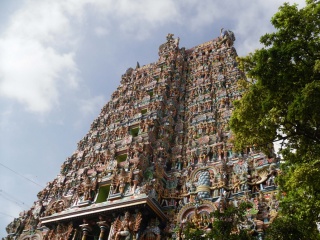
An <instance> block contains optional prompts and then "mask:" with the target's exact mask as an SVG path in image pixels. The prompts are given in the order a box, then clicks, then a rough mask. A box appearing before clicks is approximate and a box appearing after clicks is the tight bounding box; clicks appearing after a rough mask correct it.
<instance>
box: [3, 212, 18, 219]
mask: <svg viewBox="0 0 320 240" xmlns="http://www.w3.org/2000/svg"><path fill="white" fill-rule="evenodd" d="M0 214H2V215H5V216H8V217H13V218H15V217H14V216H11V215H9V214H6V213H3V212H0Z"/></svg>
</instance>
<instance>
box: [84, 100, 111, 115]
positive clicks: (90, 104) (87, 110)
mask: <svg viewBox="0 0 320 240" xmlns="http://www.w3.org/2000/svg"><path fill="white" fill-rule="evenodd" d="M105 102H106V99H105V98H104V96H96V97H92V98H90V99H86V100H81V101H80V102H79V104H80V106H79V109H80V111H81V113H82V114H84V115H92V113H94V112H95V111H96V109H97V106H101V107H102V106H103V104H104V103H105Z"/></svg>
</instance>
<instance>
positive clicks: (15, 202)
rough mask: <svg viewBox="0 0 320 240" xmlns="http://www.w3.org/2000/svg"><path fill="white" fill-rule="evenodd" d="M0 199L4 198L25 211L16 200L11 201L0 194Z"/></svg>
mask: <svg viewBox="0 0 320 240" xmlns="http://www.w3.org/2000/svg"><path fill="white" fill-rule="evenodd" d="M0 197H3V198H4V199H6V200H8V201H9V202H12V203H14V204H16V205H17V206H19V207H20V208H21V209H22V210H23V207H22V206H21V203H19V202H17V201H14V200H12V199H10V198H8V197H6V196H4V195H2V194H0Z"/></svg>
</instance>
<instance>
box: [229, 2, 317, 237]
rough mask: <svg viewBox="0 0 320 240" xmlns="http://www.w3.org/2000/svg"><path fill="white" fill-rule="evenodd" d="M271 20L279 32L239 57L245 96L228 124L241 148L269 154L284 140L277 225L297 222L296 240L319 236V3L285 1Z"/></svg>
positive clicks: (236, 103) (267, 35) (265, 36)
mask: <svg viewBox="0 0 320 240" xmlns="http://www.w3.org/2000/svg"><path fill="white" fill-rule="evenodd" d="M271 23H272V24H273V26H274V27H275V32H274V33H269V34H265V35H264V36H262V37H261V39H260V42H261V43H262V44H263V45H264V47H263V48H262V49H259V50H256V51H255V52H254V53H251V54H249V55H248V56H246V57H243V58H240V59H239V64H240V68H242V70H243V71H244V72H245V73H246V75H247V80H242V81H240V86H239V87H240V88H241V89H242V90H243V97H242V98H241V100H239V101H235V102H234V106H235V110H234V112H233V115H232V117H231V121H230V127H231V129H232V131H233V132H234V139H235V141H234V144H235V148H236V149H238V150H240V149H243V148H244V147H247V146H255V147H257V148H260V149H263V150H265V151H266V152H268V153H270V144H271V143H273V142H275V141H279V140H280V141H281V151H280V152H281V155H282V157H283V164H282V166H281V170H282V174H281V175H280V176H279V177H278V180H277V181H278V184H279V188H280V191H281V192H282V193H284V194H283V195H282V197H281V204H280V207H281V212H280V215H279V216H282V217H283V219H282V220H281V221H280V220H278V221H279V222H278V223H279V224H278V225H279V226H278V230H280V228H281V226H282V227H284V226H285V224H282V223H283V222H287V223H290V222H295V223H299V228H296V229H294V230H298V231H299V232H300V233H301V234H302V236H304V237H305V238H303V237H299V238H296V239H306V237H307V239H319V232H318V231H317V227H316V222H320V214H319V213H320V53H319V50H320V39H319V38H320V37H319V33H320V3H319V1H315V0H307V1H306V6H305V7H304V8H301V9H299V8H298V7H297V6H296V5H289V4H288V3H285V4H284V5H283V6H281V7H280V8H279V11H278V12H277V13H276V14H275V15H274V16H273V17H272V19H271ZM280 223H281V224H280ZM283 230H284V231H283V234H288V231H289V230H290V229H289V228H286V229H285V228H283ZM291 230H292V229H291ZM270 234H271V233H270ZM273 239H282V238H273Z"/></svg>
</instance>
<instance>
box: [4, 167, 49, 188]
mask: <svg viewBox="0 0 320 240" xmlns="http://www.w3.org/2000/svg"><path fill="white" fill-rule="evenodd" d="M0 165H1V166H2V167H4V168H6V169H8V170H10V171H11V172H13V173H15V174H17V175H18V176H20V177H22V178H24V179H26V180H28V181H29V182H32V183H33V184H35V185H37V186H39V187H41V188H44V186H41V185H40V184H38V183H36V182H35V181H33V180H31V179H29V178H27V177H25V176H23V175H21V174H20V173H18V172H16V171H15V170H13V169H11V168H9V167H7V166H5V165H3V164H2V163H0Z"/></svg>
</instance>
